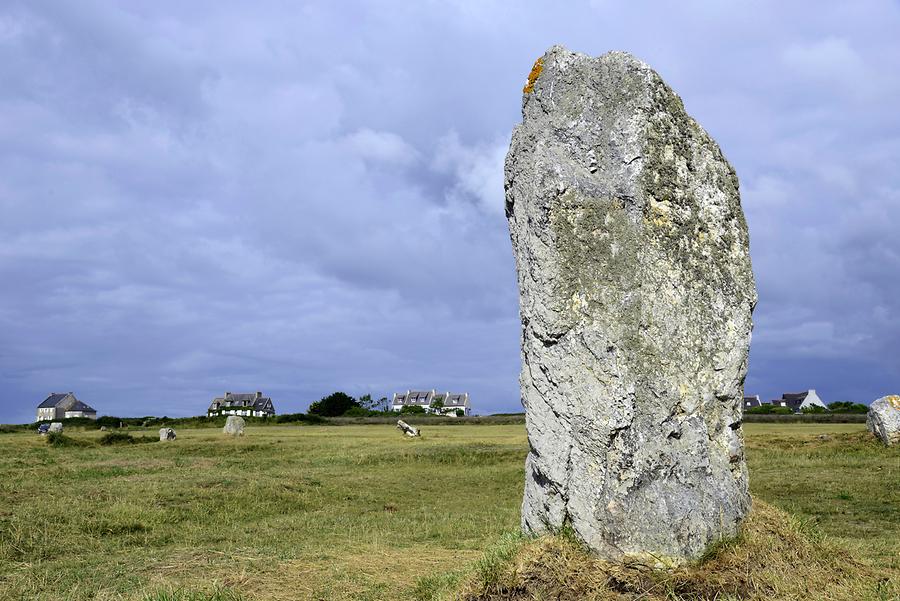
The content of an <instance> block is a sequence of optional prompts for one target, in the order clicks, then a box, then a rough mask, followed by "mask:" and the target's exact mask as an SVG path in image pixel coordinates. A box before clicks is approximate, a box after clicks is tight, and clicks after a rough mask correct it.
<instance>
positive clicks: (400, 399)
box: [391, 389, 435, 412]
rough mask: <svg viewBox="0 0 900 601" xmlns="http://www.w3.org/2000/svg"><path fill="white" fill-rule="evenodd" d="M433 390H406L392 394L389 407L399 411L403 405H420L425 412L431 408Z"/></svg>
mask: <svg viewBox="0 0 900 601" xmlns="http://www.w3.org/2000/svg"><path fill="white" fill-rule="evenodd" d="M434 395H435V391H434V389H431V390H407V391H406V392H405V393H404V392H398V393H395V394H394V398H393V400H391V409H392V410H394V411H400V410H401V409H403V407H421V408H422V409H424V410H425V411H426V412H428V411H430V410H431V403H432V402H433V401H434Z"/></svg>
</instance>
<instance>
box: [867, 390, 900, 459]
mask: <svg viewBox="0 0 900 601" xmlns="http://www.w3.org/2000/svg"><path fill="white" fill-rule="evenodd" d="M866 427H867V428H868V429H869V432H871V433H872V434H874V435H875V436H876V437H877V438H878V440H880V441H881V442H883V443H884V444H886V445H888V446H890V445H894V444H900V395H896V394H893V395H890V396H884V397H881V398H880V399H878V400H877V401H874V402H873V403H872V404H871V405H869V413H868V415H867V416H866Z"/></svg>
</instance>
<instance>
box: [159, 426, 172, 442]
mask: <svg viewBox="0 0 900 601" xmlns="http://www.w3.org/2000/svg"><path fill="white" fill-rule="evenodd" d="M159 440H160V442H165V441H167V440H175V430H173V429H172V428H160V429H159Z"/></svg>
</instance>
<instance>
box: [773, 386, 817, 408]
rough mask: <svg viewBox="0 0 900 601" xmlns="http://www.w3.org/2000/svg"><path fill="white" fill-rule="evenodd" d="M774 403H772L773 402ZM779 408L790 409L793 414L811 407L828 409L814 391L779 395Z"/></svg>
mask: <svg viewBox="0 0 900 601" xmlns="http://www.w3.org/2000/svg"><path fill="white" fill-rule="evenodd" d="M773 402H774V401H773ZM781 403H782V404H781V407H790V408H791V410H792V411H793V412H794V413H801V412H802V411H803V410H804V409H808V408H811V407H821V408H822V409H826V410H827V409H828V407H827V406H825V403H823V402H822V399H820V398H819V395H817V394H816V391H815V390H812V389H810V390H807V391H806V392H787V393H785V394H783V395H781Z"/></svg>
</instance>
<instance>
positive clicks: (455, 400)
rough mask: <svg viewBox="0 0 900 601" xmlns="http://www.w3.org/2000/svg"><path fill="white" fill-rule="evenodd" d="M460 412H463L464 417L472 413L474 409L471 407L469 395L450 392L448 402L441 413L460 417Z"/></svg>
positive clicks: (445, 402)
mask: <svg viewBox="0 0 900 601" xmlns="http://www.w3.org/2000/svg"><path fill="white" fill-rule="evenodd" d="M459 411H462V414H463V415H469V414H470V413H471V412H472V408H471V407H470V406H469V393H468V392H464V393H462V394H450V393H449V392H448V393H447V400H446V401H444V407H443V409H441V412H442V413H447V414H451V415H453V414H456V415H458V414H459Z"/></svg>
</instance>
